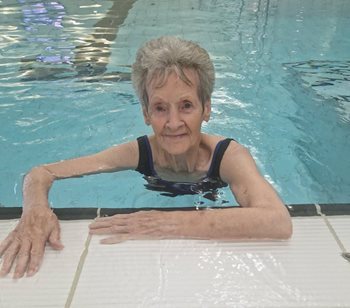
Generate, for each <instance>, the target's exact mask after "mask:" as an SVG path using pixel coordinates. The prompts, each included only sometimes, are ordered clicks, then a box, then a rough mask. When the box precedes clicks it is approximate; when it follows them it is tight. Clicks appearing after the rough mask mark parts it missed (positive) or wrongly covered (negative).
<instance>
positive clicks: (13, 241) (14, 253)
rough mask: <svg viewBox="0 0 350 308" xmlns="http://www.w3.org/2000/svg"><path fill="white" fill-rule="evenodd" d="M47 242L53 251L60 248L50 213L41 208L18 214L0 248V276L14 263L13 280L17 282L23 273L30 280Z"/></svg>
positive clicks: (37, 267)
mask: <svg viewBox="0 0 350 308" xmlns="http://www.w3.org/2000/svg"><path fill="white" fill-rule="evenodd" d="M47 241H48V242H49V244H50V245H51V247H52V248H53V249H56V250H60V249H62V248H63V245H62V243H61V241H60V227H59V223H58V219H57V217H56V215H55V214H54V213H53V212H52V211H51V209H49V208H42V207H41V208H36V209H31V210H30V211H27V212H26V213H24V214H22V217H21V219H20V221H19V223H18V224H17V226H16V228H15V229H14V230H13V231H12V232H11V233H10V234H9V235H8V236H7V237H6V238H5V239H4V240H3V241H2V242H1V244H0V257H2V267H1V270H0V276H6V275H7V274H8V273H9V271H10V270H11V267H12V265H14V264H15V263H16V265H15V272H14V276H13V277H14V278H21V277H22V276H23V275H24V273H25V272H27V276H33V275H34V274H35V273H36V272H37V271H38V270H39V267H40V265H41V262H42V259H43V256H44V251H45V245H46V242H47ZM15 260H16V261H15Z"/></svg>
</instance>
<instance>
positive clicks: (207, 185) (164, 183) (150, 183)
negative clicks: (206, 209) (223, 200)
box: [136, 136, 233, 200]
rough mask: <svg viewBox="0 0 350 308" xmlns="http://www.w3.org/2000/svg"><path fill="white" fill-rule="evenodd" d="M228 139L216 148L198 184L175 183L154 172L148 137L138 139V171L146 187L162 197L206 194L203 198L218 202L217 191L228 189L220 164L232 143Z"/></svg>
mask: <svg viewBox="0 0 350 308" xmlns="http://www.w3.org/2000/svg"><path fill="white" fill-rule="evenodd" d="M231 140H233V139H231V138H227V139H224V140H221V141H219V142H218V144H217V145H216V147H215V150H214V154H213V159H212V162H211V165H210V168H209V171H208V173H207V175H206V176H204V177H203V178H202V179H200V180H199V181H197V182H175V181H168V180H164V179H162V178H161V177H160V176H159V175H158V174H157V172H156V171H155V170H154V165H153V157H152V150H151V146H150V144H149V140H148V137H147V136H142V137H139V138H137V142H138V145H139V163H138V166H137V168H136V171H138V172H140V173H142V174H144V178H145V179H146V181H147V184H145V187H146V188H147V189H150V190H156V191H161V192H163V193H162V195H166V196H170V197H175V196H177V195H195V194H199V193H204V195H203V197H205V198H207V199H210V200H216V199H217V198H216V196H217V189H218V188H221V187H226V186H227V183H225V182H224V181H222V180H221V178H220V174H219V173H220V172H219V171H220V163H221V160H222V157H223V156H224V153H225V151H226V149H227V147H228V145H229V143H230V142H231Z"/></svg>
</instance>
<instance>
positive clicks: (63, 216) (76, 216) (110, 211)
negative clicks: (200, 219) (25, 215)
mask: <svg viewBox="0 0 350 308" xmlns="http://www.w3.org/2000/svg"><path fill="white" fill-rule="evenodd" d="M235 207H238V206H231V207H227V206H226V207H209V208H208V207H181V208H177V207H170V208H156V207H143V208H97V207H81V208H77V207H75V208H52V210H53V212H54V213H55V214H56V215H57V217H58V219H60V220H81V219H94V218H96V217H98V216H112V215H115V214H129V213H134V212H138V211H150V210H159V211H196V210H206V209H225V208H235ZM318 207H319V209H320V211H318ZM286 208H287V209H288V211H289V214H290V216H291V217H309V216H320V215H321V214H323V215H327V216H335V215H350V203H335V204H331V203H328V204H318V203H315V204H313V203H309V204H286ZM21 215H22V207H0V220H6V219H18V218H20V217H21Z"/></svg>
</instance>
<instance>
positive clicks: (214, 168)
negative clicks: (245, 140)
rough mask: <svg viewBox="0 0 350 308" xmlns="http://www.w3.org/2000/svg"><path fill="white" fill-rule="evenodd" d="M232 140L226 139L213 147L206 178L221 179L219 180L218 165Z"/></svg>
mask: <svg viewBox="0 0 350 308" xmlns="http://www.w3.org/2000/svg"><path fill="white" fill-rule="evenodd" d="M232 140H234V139H232V138H226V139H224V140H221V141H219V142H218V144H217V145H216V147H215V150H214V154H213V159H212V160H211V165H210V168H209V171H208V177H209V178H212V179H221V178H220V164H221V160H222V157H223V156H224V154H225V151H226V149H227V147H228V145H229V144H230V142H231V141H232Z"/></svg>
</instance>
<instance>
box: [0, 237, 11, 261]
mask: <svg viewBox="0 0 350 308" xmlns="http://www.w3.org/2000/svg"><path fill="white" fill-rule="evenodd" d="M12 241H13V236H12V233H10V234H9V235H8V236H7V237H6V238H5V239H4V240H3V241H2V242H1V244H0V257H1V256H2V255H3V254H4V252H5V250H6V249H7V247H9V246H10V244H11V242H12Z"/></svg>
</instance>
